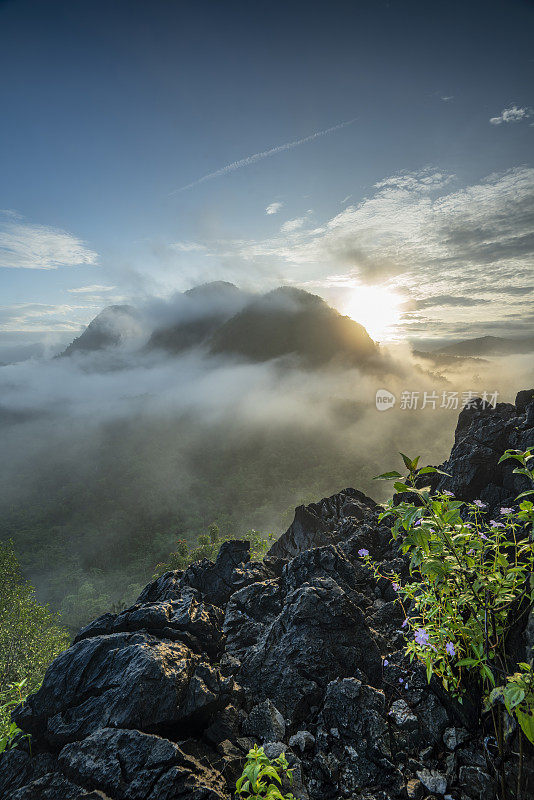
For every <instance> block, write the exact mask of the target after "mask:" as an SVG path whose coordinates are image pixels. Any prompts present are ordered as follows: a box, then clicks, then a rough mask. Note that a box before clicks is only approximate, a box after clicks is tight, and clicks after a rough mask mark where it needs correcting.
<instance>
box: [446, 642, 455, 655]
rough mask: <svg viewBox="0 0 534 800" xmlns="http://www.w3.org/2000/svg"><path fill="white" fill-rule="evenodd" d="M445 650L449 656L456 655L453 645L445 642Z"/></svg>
mask: <svg viewBox="0 0 534 800" xmlns="http://www.w3.org/2000/svg"><path fill="white" fill-rule="evenodd" d="M445 650H446V651H447V653H448V654H449V655H450V656H455V655H456V650H455V649H454V645H453V643H452V642H447V644H446V645H445Z"/></svg>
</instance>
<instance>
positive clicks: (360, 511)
mask: <svg viewBox="0 0 534 800" xmlns="http://www.w3.org/2000/svg"><path fill="white" fill-rule="evenodd" d="M375 508H376V503H375V501H374V500H371V498H370V497H366V496H365V495H364V494H363V492H358V491H356V490H355V489H344V490H343V491H341V492H339V493H338V494H335V495H333V496H332V497H325V498H323V500H321V501H320V502H319V503H311V504H310V505H309V506H299V507H298V508H297V509H295V519H294V520H293V522H292V523H291V525H290V527H289V528H288V530H287V531H286V532H285V533H284V534H283V535H282V536H280V538H279V539H278V540H277V541H276V542H275V543H274V544H273V545H272V547H271V549H270V550H269V552H268V555H269V556H274V557H276V558H293V557H294V556H296V555H298V554H299V553H302V552H304V551H305V550H310V549H311V548H313V547H321V546H323V545H327V544H330V542H335V541H336V536H335V530H336V528H337V527H338V525H337V523H338V520H339V518H340V516H341V517H343V516H344V515H347V516H348V515H350V516H351V517H354V518H355V519H356V520H357V521H360V522H361V521H363V520H364V519H365V518H366V516H367V515H368V514H369V513H370V512H372V511H373V510H374V509H375Z"/></svg>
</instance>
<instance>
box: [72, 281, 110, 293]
mask: <svg viewBox="0 0 534 800" xmlns="http://www.w3.org/2000/svg"><path fill="white" fill-rule="evenodd" d="M116 288H117V287H116V286H103V285H101V284H99V283H95V284H93V286H78V287H77V288H76V289H67V292H70V293H71V294H94V293H100V292H112V291H113V290H114V289H116Z"/></svg>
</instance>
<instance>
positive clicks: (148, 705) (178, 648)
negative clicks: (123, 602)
mask: <svg viewBox="0 0 534 800" xmlns="http://www.w3.org/2000/svg"><path fill="white" fill-rule="evenodd" d="M118 678H119V679H118ZM231 688H232V679H231V678H228V679H224V678H222V677H221V676H220V674H219V673H218V672H217V670H215V669H214V668H212V667H211V666H209V665H208V664H206V663H203V662H202V661H201V659H200V657H199V656H196V655H194V654H193V653H192V652H191V650H189V648H188V647H186V646H185V645H184V644H182V643H181V642H170V641H161V640H159V639H156V638H155V637H153V636H149V635H148V634H146V633H141V632H139V633H115V634H110V635H109V636H97V637H94V638H90V639H82V640H81V641H79V642H77V643H76V644H74V645H73V646H72V647H70V648H69V649H68V650H66V651H65V652H64V653H62V654H61V655H60V656H59V657H58V658H57V659H56V660H55V661H54V663H53V664H52V665H51V667H50V668H49V669H48V671H47V673H46V675H45V678H44V680H43V683H42V686H41V688H40V689H39V691H38V692H37V693H36V694H34V695H32V697H30V698H29V700H28V701H27V702H26V703H24V705H23V706H19V707H18V708H17V709H16V710H15V712H14V714H13V718H14V719H15V721H16V722H17V724H18V725H19V727H20V728H21V729H22V730H23V731H26V732H28V733H31V734H34V735H36V736H37V737H39V738H42V739H43V740H44V741H46V742H47V743H48V744H49V745H51V746H57V745H61V744H65V743H66V742H70V741H74V740H75V739H80V738H83V737H84V736H87V735H89V734H91V733H93V731H95V730H97V729H98V728H104V727H109V726H114V727H118V728H120V727H128V728H137V729H138V730H153V729H154V728H155V727H156V726H165V725H171V724H176V723H178V722H179V721H180V720H182V721H185V720H186V719H188V718H192V717H193V716H194V715H195V714H197V713H198V712H200V713H202V712H203V711H205V709H206V707H210V708H212V707H214V706H216V705H217V703H223V704H224V705H225V704H226V703H225V702H224V700H225V699H226V697H227V696H228V694H229V693H230V691H231Z"/></svg>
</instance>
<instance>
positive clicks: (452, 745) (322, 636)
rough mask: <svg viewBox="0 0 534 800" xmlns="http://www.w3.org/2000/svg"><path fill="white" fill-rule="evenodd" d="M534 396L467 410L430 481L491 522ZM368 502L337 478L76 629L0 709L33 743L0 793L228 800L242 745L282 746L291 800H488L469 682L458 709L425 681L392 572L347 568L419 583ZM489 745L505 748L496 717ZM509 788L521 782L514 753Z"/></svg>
mask: <svg viewBox="0 0 534 800" xmlns="http://www.w3.org/2000/svg"><path fill="white" fill-rule="evenodd" d="M533 396H534V390H530V391H525V392H520V393H519V394H518V396H517V398H516V403H515V406H514V405H511V404H509V403H502V404H499V405H497V407H496V408H495V409H493V408H491V407H490V408H487V407H486V408H483V407H482V405H481V403H477V404H474V405H473V406H472V407H468V408H465V409H464V410H463V411H462V412H461V414H460V418H459V422H458V427H457V430H456V437H455V443H454V447H453V449H452V452H451V455H450V458H449V459H448V461H447V462H446V463H445V465H444V469H446V471H447V473H449V474H448V475H445V474H442V475H438V474H437V475H436V476H435V477H436V479H437V480H438V481H439V485H438V489H439V490H441V491H443V490H445V489H447V490H452V491H454V495H455V497H456V498H458V499H467V500H473V499H475V498H481V499H482V501H484V503H485V504H486V506H487V510H488V519H491V518H492V516H493V517H495V516H496V515H499V513H500V512H499V508H500V506H501V505H502V506H508V505H512V504H513V503H514V498H515V496H516V495H517V493H518V492H520V491H522V490H523V489H524V486H525V484H526V481H525V479H524V478H523V477H522V476H519V475H515V474H514V473H513V464H511V463H509V462H505V463H503V464H499V463H498V460H499V456H500V454H501V453H502V451H503V450H504V449H506V448H518V449H521V450H523V449H525V448H526V447H527V446H528V445H529V444H531V442H532V436H533V435H534V427H533V425H534V401H533V399H532V398H533ZM198 500H199V503H201V502H202V497H201V496H200V497H199V498H198ZM380 511H381V509H380V508H379V507H377V505H376V503H374V501H373V500H371V499H370V498H368V497H366V496H365V495H363V494H362V493H361V492H357V491H355V490H354V489H345V490H343V491H341V492H339V493H338V494H336V495H333V496H332V497H329V498H325V499H323V500H322V501H320V502H318V503H313V504H311V505H309V506H306V507H301V508H299V509H297V511H296V514H295V521H294V522H293V525H292V526H291V527H290V529H289V530H288V532H287V533H286V534H284V535H283V536H282V537H281V539H280V540H279V541H278V542H277V543H276V545H275V546H274V547H273V548H272V550H271V552H270V553H269V554H268V555H267V556H266V557H265V559H264V560H263V561H262V562H251V561H250V554H249V542H247V541H242V540H239V541H227V542H225V543H224V544H223V545H222V547H221V549H220V551H219V554H218V556H217V559H216V561H215V562H213V561H210V560H208V559H203V560H202V561H198V562H196V563H194V564H192V565H191V566H189V567H188V568H187V569H186V570H185V571H184V572H182V571H171V572H166V573H165V574H163V575H162V576H161V577H159V578H158V579H156V580H155V581H153V582H152V583H150V584H148V586H146V588H145V589H144V590H143V591H142V592H141V594H140V596H139V597H138V599H137V601H136V603H135V604H134V605H133V606H131V607H130V608H126V609H124V610H121V611H113V612H109V613H107V614H104V615H103V616H101V617H99V618H98V619H96V620H95V621H94V622H92V623H91V624H89V625H88V626H87V627H85V628H84V629H83V630H81V631H80V632H79V633H78V635H77V637H76V638H75V640H74V643H73V644H72V646H71V647H70V648H69V649H68V650H66V651H65V652H63V653H62V654H61V655H60V656H58V658H57V659H56V660H55V661H54V662H53V663H52V664H51V666H50V667H49V669H48V670H47V672H46V675H45V677H44V680H43V683H42V685H41V687H40V688H39V690H38V691H37V692H36V693H35V694H33V695H31V696H30V697H29V698H28V699H27V700H26V701H25V702H24V703H23V704H22V705H19V706H18V707H17V708H16V709H15V710H14V713H13V718H14V721H15V722H16V723H17V725H18V726H19V727H20V728H21V729H22V731H23V733H26V734H30V735H31V736H32V740H31V747H30V746H29V743H28V741H27V740H26V739H25V738H24V737H22V738H19V740H18V746H17V747H16V748H14V749H12V750H8V751H7V752H5V753H3V754H2V755H0V800H45V799H46V800H82V798H87V800H89V798H95V800H96V798H100V797H102V798H104V797H105V798H109V800H128V798H130V800H134V799H135V800H187V799H189V800H193V799H194V800H231V798H232V797H234V796H235V782H236V778H237V777H238V776H239V775H240V774H241V771H242V769H243V766H244V763H245V758H246V754H247V751H248V750H249V748H251V747H252V746H253V745H254V744H262V745H263V746H264V750H265V753H266V755H267V756H268V757H269V758H271V759H272V758H275V757H277V756H278V755H279V754H280V753H282V752H286V754H287V758H288V761H289V766H290V767H292V768H293V772H294V780H293V785H292V787H291V791H292V792H293V793H294V795H295V797H296V798H298V800H324V799H325V798H331V799H332V800H338V799H339V798H354V800H372V799H374V800H386V799H387V798H391V800H405V798H423V797H427V800H429V798H430V797H435V796H438V795H439V797H443V796H445V797H447V796H449V797H454V798H469V799H470V800H471V799H472V800H480V799H481V798H488V800H490V798H495V797H496V796H497V792H496V788H497V786H498V775H499V773H498V766H497V768H495V762H496V759H497V757H498V756H497V747H496V745H495V744H494V742H493V741H492V737H491V735H490V734H488V730H491V729H490V728H488V727H486V728H485V727H484V725H483V724H482V725H481V724H479V723H478V720H479V717H480V710H479V709H480V705H481V692H480V691H479V690H478V689H477V687H476V685H475V684H474V683H473V684H472V685H471V687H470V689H469V694H468V695H467V696H466V698H465V702H464V704H463V705H460V704H459V703H458V701H457V700H456V699H454V698H453V697H452V696H451V695H449V694H448V693H447V692H446V691H445V690H444V688H443V687H442V686H441V684H440V682H439V681H437V680H435V679H432V680H431V681H427V678H426V675H425V670H424V668H423V667H422V665H421V664H420V663H419V662H418V661H417V659H413V660H412V659H410V658H409V657H408V656H407V655H406V652H405V647H406V643H407V639H406V638H405V631H404V630H403V629H404V622H405V613H406V612H405V608H404V607H403V606H401V604H400V603H399V602H398V597H397V594H396V591H395V588H394V584H392V583H391V582H390V581H389V580H387V579H386V578H384V577H381V578H380V579H379V580H377V579H375V576H374V574H373V573H372V572H371V571H370V570H369V569H367V568H366V567H365V566H364V564H363V563H362V556H361V555H360V554H361V553H362V551H363V552H364V553H365V552H369V553H370V554H371V557H372V559H373V561H374V563H375V565H376V569H377V573H378V575H385V574H388V573H391V571H392V570H393V571H394V572H397V571H399V572H401V575H402V577H403V579H407V578H408V576H409V578H410V580H411V581H416V580H417V573H416V571H411V570H409V564H408V559H407V558H406V557H404V556H403V554H402V549H401V547H400V546H399V544H398V542H397V541H395V540H394V539H393V538H392V536H391V523H389V524H388V523H387V521H384V520H382V521H381V520H380V519H379V514H380ZM514 608H515V610H514ZM408 609H409V606H408ZM527 610H528V606H527V607H525V608H523V607H521V610H520V609H519V608H517V607H515V605H514V606H511V611H510V615H511V616H510V618H509V622H510V623H511V631H510V636H509V642H508V652H507V657H508V658H509V664H510V667H511V669H512V671H513V668H514V665H515V664H516V663H517V662H518V661H526V660H527V659H528V658H529V657H530V649H531V646H532V644H533V641H534V625H533V622H534V620H533V619H532V617H531V619H530V622H529V616H528V614H527V613H524V612H525V611H527ZM408 613H410V611H409V610H408ZM422 631H423V633H424V629H422ZM425 635H426V634H425ZM499 677H500V676H499ZM506 742H507V746H509V748H510V750H509V752H510V753H512V754H513V753H515V752H517V749H518V736H517V726H516V725H512V723H510V724H509V726H508V729H507V736H506ZM523 748H524V758H523V759H522V762H521V763H522V767H521V769H522V777H521V780H522V781H523V786H524V794H523V795H522V796H523V797H525V798H527V797H532V796H533V793H534V759H533V758H532V747H531V745H530V744H529V743H528V742H527V741H526V739H525V740H524V742H523ZM498 764H499V761H497V765H498ZM506 781H507V785H508V786H509V787H515V786H516V783H517V781H518V769H517V759H516V758H515V757H514V758H512V756H510V757H509V758H508V760H507V761H506ZM283 790H284V793H285V792H287V791H289V788H288V787H285V786H284V787H283ZM514 796H515V795H514Z"/></svg>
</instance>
